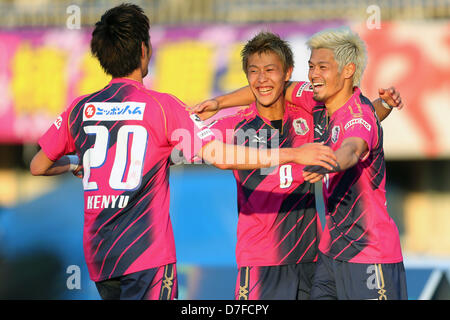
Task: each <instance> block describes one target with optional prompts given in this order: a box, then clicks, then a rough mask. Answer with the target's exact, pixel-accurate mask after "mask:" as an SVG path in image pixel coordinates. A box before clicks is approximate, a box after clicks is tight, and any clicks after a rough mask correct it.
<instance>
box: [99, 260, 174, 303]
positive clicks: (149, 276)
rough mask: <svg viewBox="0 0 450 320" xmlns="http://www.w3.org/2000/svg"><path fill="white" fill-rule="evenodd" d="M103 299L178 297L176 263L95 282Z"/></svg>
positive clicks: (168, 298) (164, 298)
mask: <svg viewBox="0 0 450 320" xmlns="http://www.w3.org/2000/svg"><path fill="white" fill-rule="evenodd" d="M95 285H96V286H97V290H98V292H99V294H100V296H101V298H102V299H103V300H173V299H176V298H177V297H178V281H177V269H176V264H168V265H165V266H161V267H157V268H152V269H147V270H143V271H139V272H135V273H130V274H127V275H124V276H121V277H117V278H113V279H108V280H104V281H99V282H96V283H95Z"/></svg>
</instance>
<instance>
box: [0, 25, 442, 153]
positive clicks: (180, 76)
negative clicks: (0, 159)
mask: <svg viewBox="0 0 450 320" xmlns="http://www.w3.org/2000/svg"><path fill="white" fill-rule="evenodd" d="M343 24H348V23H345V22H339V21H336V22H320V23H319V22H315V23H282V24H280V23H275V24H248V25H202V26H192V27H186V26H183V27H161V26H154V27H152V28H151V30H150V36H151V41H152V45H153V49H154V50H153V57H152V61H151V62H150V74H149V75H148V76H147V77H146V79H145V80H144V83H145V85H146V87H147V88H152V89H154V90H158V91H163V92H169V93H172V94H174V95H176V96H178V97H179V98H180V99H181V100H183V101H184V102H185V103H187V104H195V103H197V102H200V101H203V100H205V99H207V98H210V97H213V96H216V95H219V94H222V93H224V92H228V91H232V90H235V89H237V88H240V87H242V86H244V85H246V84H247V81H246V78H245V75H244V73H243V71H242V65H241V58H240V50H241V48H242V46H243V45H244V44H245V42H246V41H247V40H248V39H250V38H251V37H252V36H254V35H255V34H256V33H257V32H259V31H261V30H267V31H271V32H275V33H278V34H279V35H280V36H281V37H283V38H284V39H286V40H288V41H289V42H290V43H291V45H292V49H293V51H294V54H295V63H296V66H295V70H294V73H293V76H292V80H306V79H307V61H308V58H309V51H308V50H307V48H306V46H305V41H306V39H307V38H308V37H309V36H310V35H312V34H313V33H315V32H317V31H319V30H321V29H324V28H327V27H336V26H340V25H343ZM350 26H351V27H352V28H353V29H354V30H355V31H357V32H358V33H359V34H360V35H361V36H362V38H363V39H364V40H366V42H367V46H368V51H369V64H368V66H367V69H366V72H365V75H364V81H363V84H362V89H363V92H364V93H365V95H367V96H368V97H369V98H370V99H374V98H376V97H377V95H378V93H377V88H379V87H388V86H391V85H394V86H396V87H397V88H398V89H399V90H400V92H401V95H402V98H403V100H404V101H405V102H406V107H405V109H404V110H402V111H394V112H393V113H392V114H391V116H390V117H389V118H388V119H386V120H385V121H384V122H383V127H384V130H385V139H384V144H385V153H386V158H388V159H393V158H395V159H411V158H417V159H420V158H429V157H432V158H449V157H450V126H448V125H447V124H446V123H445V122H446V120H447V119H449V118H450V104H449V101H450V41H449V39H450V23H448V22H442V23H420V24H419V23H417V24H410V23H402V22H398V23H389V24H382V25H380V26H378V27H377V28H374V27H373V26H371V27H370V28H369V27H368V26H367V25H365V24H357V25H354V24H352V25H350ZM90 36H91V30H87V29H81V30H69V29H17V30H13V31H5V30H3V31H0V96H1V99H0V143H35V142H36V141H37V139H38V138H39V137H40V135H41V134H42V133H43V132H44V131H45V130H46V129H47V128H48V126H49V125H50V124H51V123H52V122H53V121H54V120H55V119H56V117H57V116H58V114H59V113H60V112H61V111H62V110H63V109H64V108H65V107H67V106H68V105H69V104H70V102H71V101H72V100H73V99H74V98H75V97H77V96H79V95H82V94H87V93H90V92H94V91H96V90H99V89H101V88H103V87H104V86H105V85H106V84H107V83H108V81H109V77H108V76H107V75H105V74H104V73H103V71H102V69H101V68H100V66H99V64H98V62H97V61H96V60H95V59H94V58H93V57H92V56H91V54H90V51H89V41H90Z"/></svg>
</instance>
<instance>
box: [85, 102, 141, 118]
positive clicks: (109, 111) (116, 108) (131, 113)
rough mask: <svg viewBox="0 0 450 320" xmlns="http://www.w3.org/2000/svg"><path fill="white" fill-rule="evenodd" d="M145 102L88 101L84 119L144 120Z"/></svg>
mask: <svg viewBox="0 0 450 320" xmlns="http://www.w3.org/2000/svg"><path fill="white" fill-rule="evenodd" d="M144 111H145V103H144V102H94V103H86V104H85V105H84V109H83V121H119V120H142V119H143V118H144Z"/></svg>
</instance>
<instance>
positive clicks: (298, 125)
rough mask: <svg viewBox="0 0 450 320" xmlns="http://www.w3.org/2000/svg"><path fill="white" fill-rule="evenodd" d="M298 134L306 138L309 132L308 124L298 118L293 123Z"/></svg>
mask: <svg viewBox="0 0 450 320" xmlns="http://www.w3.org/2000/svg"><path fill="white" fill-rule="evenodd" d="M292 125H293V126H294V130H295V133H296V134H299V135H301V136H304V135H305V134H306V133H307V132H308V131H309V128H308V123H307V122H306V120H305V119H303V118H297V119H295V120H294V121H293V122H292Z"/></svg>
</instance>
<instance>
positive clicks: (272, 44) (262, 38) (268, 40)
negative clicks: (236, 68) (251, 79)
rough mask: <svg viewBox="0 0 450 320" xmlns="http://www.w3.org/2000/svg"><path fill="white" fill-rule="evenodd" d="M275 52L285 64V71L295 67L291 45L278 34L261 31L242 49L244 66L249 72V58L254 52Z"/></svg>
mask: <svg viewBox="0 0 450 320" xmlns="http://www.w3.org/2000/svg"><path fill="white" fill-rule="evenodd" d="M270 51H271V52H273V53H275V54H277V55H278V57H279V58H280V60H281V63H282V65H283V69H284V72H286V71H287V70H288V69H289V68H291V67H292V68H293V67H294V58H293V54H292V49H291V46H290V45H289V43H288V42H287V41H284V40H283V39H281V38H280V36H278V35H277V34H274V33H271V32H264V31H263V32H260V33H258V34H257V35H256V36H254V37H253V38H252V39H251V40H249V41H248V42H247V44H246V45H245V47H244V48H243V49H242V51H241V57H242V68H243V69H244V72H245V73H247V67H248V58H249V57H250V56H251V55H252V54H254V53H259V54H261V53H267V52H270Z"/></svg>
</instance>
